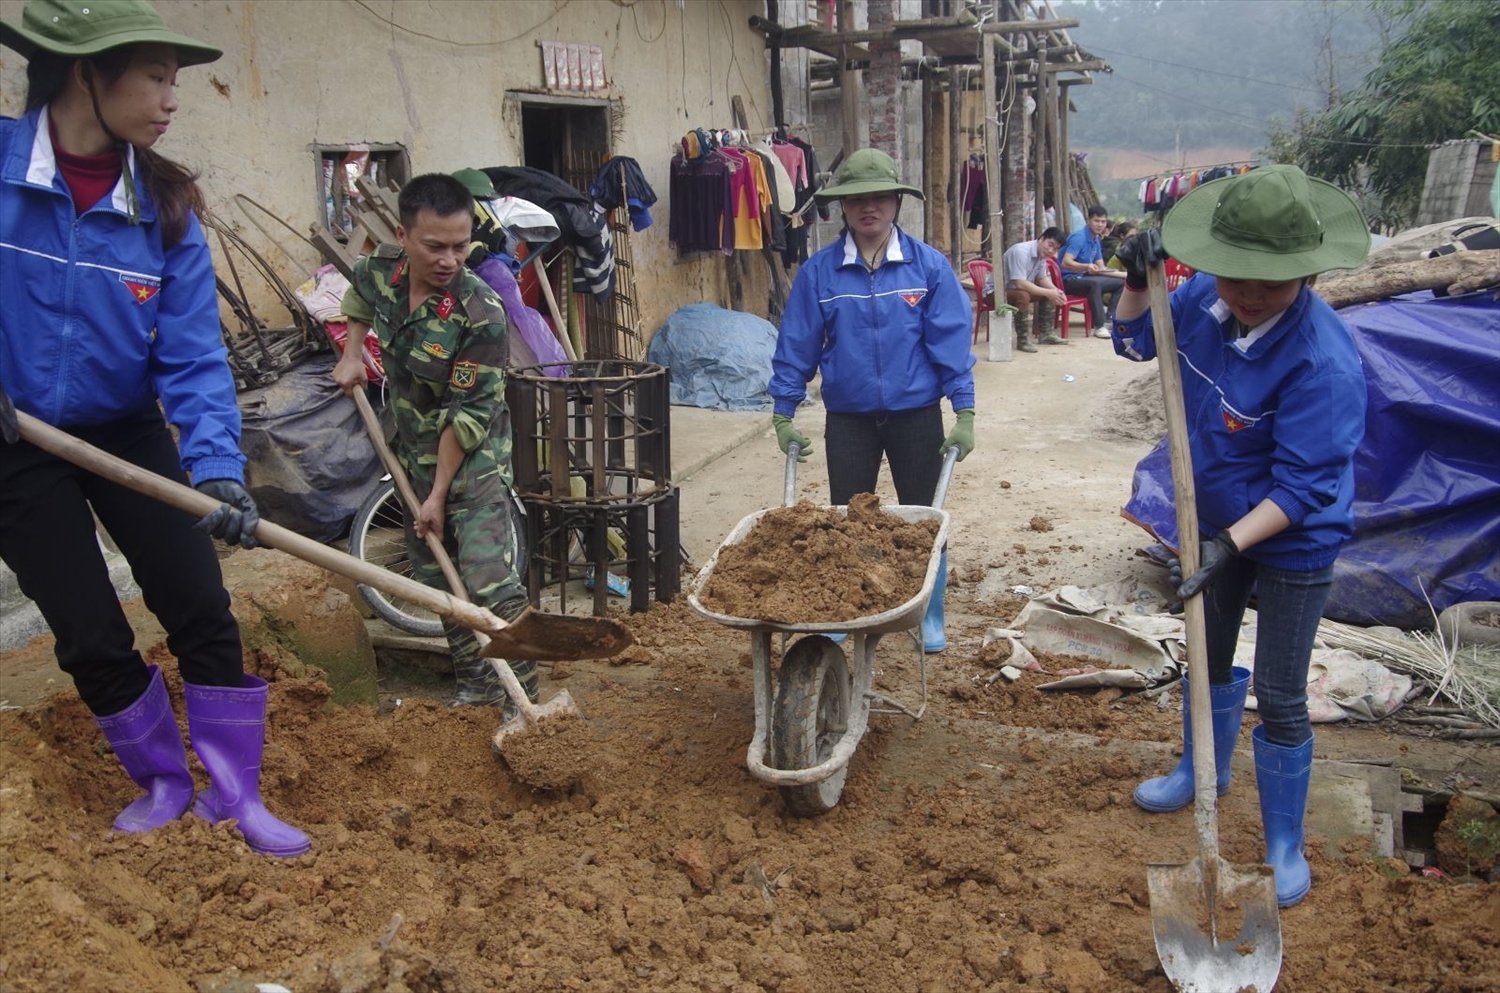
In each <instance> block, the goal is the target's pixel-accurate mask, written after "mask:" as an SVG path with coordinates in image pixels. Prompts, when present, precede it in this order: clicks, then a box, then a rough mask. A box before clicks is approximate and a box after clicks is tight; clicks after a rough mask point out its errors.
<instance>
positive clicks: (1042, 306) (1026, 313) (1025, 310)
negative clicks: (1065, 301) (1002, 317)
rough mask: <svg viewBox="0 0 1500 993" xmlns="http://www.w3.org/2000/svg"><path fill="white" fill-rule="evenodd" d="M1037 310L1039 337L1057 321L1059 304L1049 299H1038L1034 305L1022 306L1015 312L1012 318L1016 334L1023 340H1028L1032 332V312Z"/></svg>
mask: <svg viewBox="0 0 1500 993" xmlns="http://www.w3.org/2000/svg"><path fill="white" fill-rule="evenodd" d="M1033 309H1035V310H1036V326H1037V337H1038V338H1040V337H1041V336H1042V335H1044V334H1046V333H1047V332H1048V331H1050V330H1051V329H1052V327H1053V325H1055V324H1056V323H1057V304H1055V303H1051V302H1049V301H1047V300H1038V301H1036V302H1035V303H1034V304H1033V305H1032V307H1022V308H1020V309H1019V310H1017V311H1016V312H1015V314H1014V315H1013V316H1012V318H1011V320H1012V322H1013V323H1014V324H1015V326H1016V334H1017V335H1018V336H1019V337H1020V339H1021V340H1022V341H1026V340H1027V338H1028V336H1029V335H1030V334H1031V312H1032V310H1033Z"/></svg>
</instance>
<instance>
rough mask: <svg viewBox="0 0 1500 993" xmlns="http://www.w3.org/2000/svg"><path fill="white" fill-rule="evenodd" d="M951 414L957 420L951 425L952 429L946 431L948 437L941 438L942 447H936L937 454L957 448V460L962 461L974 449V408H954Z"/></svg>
mask: <svg viewBox="0 0 1500 993" xmlns="http://www.w3.org/2000/svg"><path fill="white" fill-rule="evenodd" d="M953 416H954V417H956V418H957V419H958V420H957V422H956V423H955V424H954V425H953V430H952V431H950V432H948V437H946V438H944V439H943V447H942V448H940V449H938V454H943V453H945V452H947V451H948V449H950V448H957V449H958V461H960V462H962V461H963V460H964V459H966V458H968V457H969V453H970V452H972V451H973V450H974V408H973V407H969V408H967V409H965V410H955V411H954V412H953Z"/></svg>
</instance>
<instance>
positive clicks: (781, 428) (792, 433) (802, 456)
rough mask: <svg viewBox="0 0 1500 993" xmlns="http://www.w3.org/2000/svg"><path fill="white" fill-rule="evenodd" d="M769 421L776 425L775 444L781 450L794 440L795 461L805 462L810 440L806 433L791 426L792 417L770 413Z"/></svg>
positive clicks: (810, 445) (810, 446) (810, 443)
mask: <svg viewBox="0 0 1500 993" xmlns="http://www.w3.org/2000/svg"><path fill="white" fill-rule="evenodd" d="M771 423H772V424H773V425H775V427H776V444H778V445H780V446H781V450H782V452H785V451H786V450H787V447H788V446H789V445H791V443H792V442H794V441H795V442H796V443H797V461H798V462H806V461H807V453H808V452H810V451H812V442H810V441H808V440H807V435H805V434H803V433H802V432H801V431H798V430H797V429H796V428H794V427H792V419H791V418H790V417H788V416H786V415H785V414H772V415H771Z"/></svg>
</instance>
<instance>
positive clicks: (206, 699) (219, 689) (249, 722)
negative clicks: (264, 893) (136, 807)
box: [183, 673, 312, 858]
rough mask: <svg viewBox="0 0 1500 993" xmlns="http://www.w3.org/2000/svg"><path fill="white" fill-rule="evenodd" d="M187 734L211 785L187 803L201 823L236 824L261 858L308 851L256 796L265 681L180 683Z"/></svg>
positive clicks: (263, 731) (307, 845) (309, 844)
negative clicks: (225, 822)
mask: <svg viewBox="0 0 1500 993" xmlns="http://www.w3.org/2000/svg"><path fill="white" fill-rule="evenodd" d="M183 685H184V691H185V693H184V695H185V696H186V697H187V713H188V734H189V735H190V736H191V737H192V739H193V751H195V752H197V753H198V758H199V759H201V760H202V761H203V767H204V768H205V769H207V770H208V778H209V780H210V781H212V783H213V785H212V786H210V787H209V788H208V789H206V790H204V791H203V792H202V793H200V794H198V799H197V801H196V802H194V804H193V813H195V814H197V815H198V816H199V817H202V818H203V819H204V820H207V821H212V822H214V823H217V822H219V821H223V820H234V821H236V822H238V824H239V829H240V833H241V834H243V835H244V836H245V841H246V843H247V844H249V846H250V848H251V849H252V850H254V851H257V852H260V853H261V854H262V855H275V856H277V857H279V858H292V857H293V856H296V855H301V854H302V853H303V852H305V851H307V850H308V849H309V848H311V847H312V841H311V840H309V839H308V837H307V835H305V834H303V833H302V832H301V831H298V830H297V829H296V828H294V827H292V826H291V825H290V824H287V823H285V822H284V821H281V820H278V819H277V818H276V816H275V815H273V814H272V813H271V812H270V811H269V810H267V809H266V805H265V803H263V802H262V801H261V798H260V757H261V752H262V750H263V749H264V748H265V744H266V681H265V680H264V679H261V678H260V677H258V676H252V675H250V674H248V673H246V674H245V685H244V686H243V687H242V688H239V689H235V688H234V687H230V686H195V685H193V684H192V683H185V684H183Z"/></svg>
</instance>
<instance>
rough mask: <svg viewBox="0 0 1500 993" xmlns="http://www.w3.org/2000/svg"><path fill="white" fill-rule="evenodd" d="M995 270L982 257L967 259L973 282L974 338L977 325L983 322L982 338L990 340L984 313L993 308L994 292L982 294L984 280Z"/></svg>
mask: <svg viewBox="0 0 1500 993" xmlns="http://www.w3.org/2000/svg"><path fill="white" fill-rule="evenodd" d="M994 271H995V267H994V266H993V265H991V264H990V263H988V262H986V261H985V260H984V259H970V260H969V281H970V282H972V283H973V284H974V340H975V341H976V342H977V341H978V340H979V326H980V323H981V322H983V324H984V340H985V341H989V340H990V322H989V321H988V320H986V319H985V317H984V315H985V314H989V313H992V312H993V311H994V309H995V293H994V291H993V290H991V291H990V295H989V296H985V295H984V282H985V280H986V279H988V278H989V277H990V274H991V273H993V272H994Z"/></svg>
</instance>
